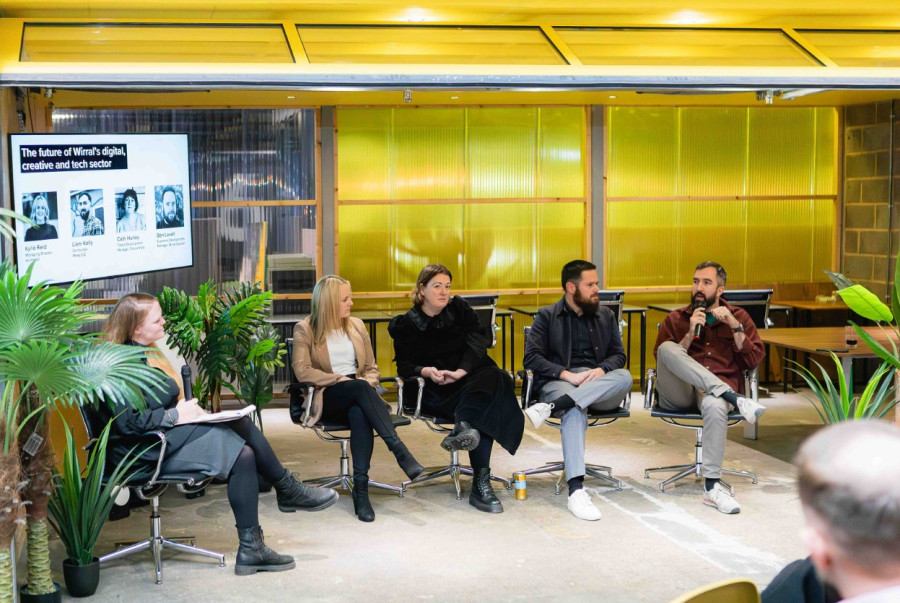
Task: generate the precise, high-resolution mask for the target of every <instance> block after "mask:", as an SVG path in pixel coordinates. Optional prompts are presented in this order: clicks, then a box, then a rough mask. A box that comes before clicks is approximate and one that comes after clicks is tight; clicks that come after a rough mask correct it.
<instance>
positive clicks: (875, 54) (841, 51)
mask: <svg viewBox="0 0 900 603" xmlns="http://www.w3.org/2000/svg"><path fill="white" fill-rule="evenodd" d="M798 33H800V34H801V35H802V36H803V37H805V38H806V39H807V40H809V42H810V43H811V44H812V45H814V46H815V47H816V48H818V49H819V51H820V52H822V54H824V55H825V56H827V57H828V58H829V59H831V60H832V61H834V62H835V63H836V64H837V65H838V67H900V32H896V31H852V32H851V31H825V30H819V31H816V30H798Z"/></svg>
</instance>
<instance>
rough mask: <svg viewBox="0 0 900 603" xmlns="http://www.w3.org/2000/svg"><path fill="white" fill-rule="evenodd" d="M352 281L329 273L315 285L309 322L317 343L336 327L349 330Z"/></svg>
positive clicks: (345, 330)
mask: <svg viewBox="0 0 900 603" xmlns="http://www.w3.org/2000/svg"><path fill="white" fill-rule="evenodd" d="M352 306H353V301H352V300H351V299H350V282H349V281H347V280H346V279H342V278H341V277H339V276H337V275H336V274H327V275H325V276H323V277H322V278H320V279H319V281H318V282H317V283H316V286H315V287H313V292H312V301H311V303H310V312H309V323H310V325H312V328H313V337H314V338H315V340H316V343H317V344H321V343H322V342H323V341H324V340H325V336H326V335H327V334H328V333H330V332H331V331H332V330H334V329H343V330H344V332H348V331H347V329H348V327H349V324H350V323H349V317H350V308H351V307H352Z"/></svg>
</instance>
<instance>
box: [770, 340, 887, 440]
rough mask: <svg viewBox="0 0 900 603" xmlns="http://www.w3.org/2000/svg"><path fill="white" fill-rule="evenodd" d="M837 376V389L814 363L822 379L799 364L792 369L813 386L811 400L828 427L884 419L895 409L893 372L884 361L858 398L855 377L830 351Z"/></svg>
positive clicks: (825, 372)
mask: <svg viewBox="0 0 900 603" xmlns="http://www.w3.org/2000/svg"><path fill="white" fill-rule="evenodd" d="M829 355H830V356H831V359H832V361H833V362H834V367H835V371H836V374H837V387H835V386H834V384H833V383H832V381H831V377H830V376H829V375H828V371H826V370H825V367H824V366H822V365H821V364H819V363H818V362H817V361H815V360H813V361H812V362H813V364H815V365H816V367H818V370H819V372H820V374H821V379H820V378H819V377H817V376H816V375H815V374H814V373H813V372H812V371H811V370H809V369H807V368H806V367H804V366H803V365H801V364H799V363H797V362H795V363H794V365H795V366H794V367H792V368H789V369H788V370H790V371H792V372H794V373H796V374H797V375H800V377H801V378H802V379H803V380H804V381H805V382H806V385H808V386H809V389H810V390H812V392H813V394H815V396H816V400H810V403H811V404H812V405H813V408H815V409H816V412H817V413H819V417H820V418H821V419H822V422H823V423H825V424H826V425H828V424H830V423H838V422H840V421H849V420H852V419H881V418H883V417H884V416H885V415H886V414H887V413H888V412H889V411H890V410H891V409H892V408H894V406H896V405H897V401H896V400H895V399H894V386H893V372H894V371H893V369H892V367H891V366H890V364H888V363H887V362H883V363H882V364H881V366H880V367H879V368H878V370H877V371H875V374H874V375H872V377H871V378H870V379H869V382H868V383H866V387H865V389H863V391H862V393H861V394H860V395H858V396H854V395H853V383H852V382H851V379H852V377H851V376H850V375H847V374H846V373H844V367H843V366H842V365H841V360H840V358H838V357H837V356H836V355H835V354H834V353H833V352H829Z"/></svg>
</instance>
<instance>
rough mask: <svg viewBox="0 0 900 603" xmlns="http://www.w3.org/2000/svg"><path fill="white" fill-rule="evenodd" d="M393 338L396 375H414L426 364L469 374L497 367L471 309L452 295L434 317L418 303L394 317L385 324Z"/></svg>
mask: <svg viewBox="0 0 900 603" xmlns="http://www.w3.org/2000/svg"><path fill="white" fill-rule="evenodd" d="M388 333H390V335H391V337H392V338H393V339H394V361H395V362H396V363H397V373H398V374H399V375H400V377H403V378H408V377H418V376H419V375H421V374H422V369H423V368H424V367H426V366H433V367H435V368H437V369H440V370H450V371H455V370H456V369H463V370H465V371H466V372H467V373H471V372H472V371H473V370H474V369H476V368H479V367H482V366H486V365H487V366H497V365H496V363H495V362H494V361H493V360H492V359H491V358H490V356H488V355H487V342H486V341H485V337H484V331H483V330H482V327H481V325H480V324H479V322H478V316H477V315H476V314H475V311H474V310H473V309H472V308H471V307H469V304H468V303H466V301H465V300H464V299H462V298H460V297H453V298H452V299H451V300H450V303H448V304H447V306H446V307H445V308H444V309H443V310H441V312H440V314H438V315H437V316H428V315H427V314H425V313H424V312H423V311H422V309H421V308H420V307H418V306H416V307H413V308H412V309H411V310H410V311H409V312H407V313H406V314H402V315H400V316H396V317H394V319H393V320H391V323H390V325H388Z"/></svg>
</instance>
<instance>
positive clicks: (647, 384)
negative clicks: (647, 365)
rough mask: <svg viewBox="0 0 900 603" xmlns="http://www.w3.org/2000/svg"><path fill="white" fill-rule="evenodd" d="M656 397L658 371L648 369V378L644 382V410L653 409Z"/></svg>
mask: <svg viewBox="0 0 900 603" xmlns="http://www.w3.org/2000/svg"><path fill="white" fill-rule="evenodd" d="M655 395H656V371H655V370H653V369H647V378H646V379H645V380H644V410H650V408H652V407H653V398H654V396H655Z"/></svg>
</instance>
